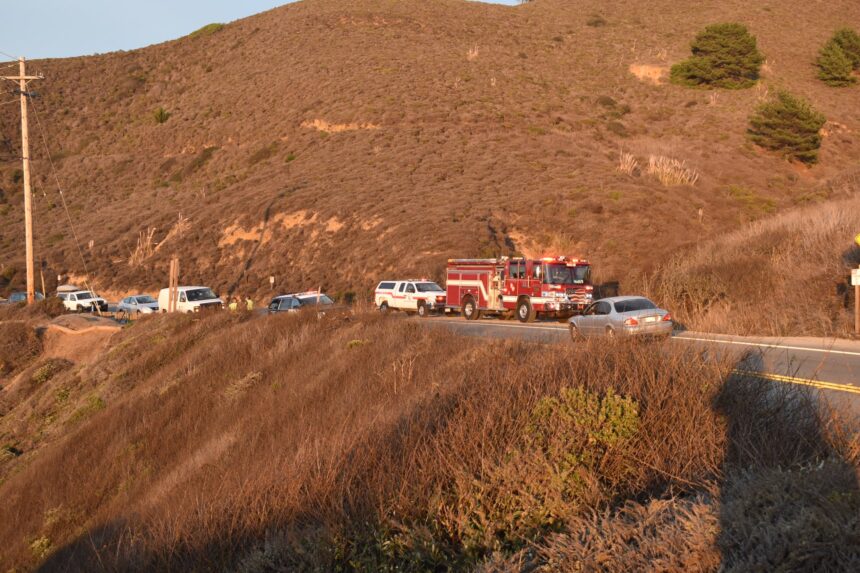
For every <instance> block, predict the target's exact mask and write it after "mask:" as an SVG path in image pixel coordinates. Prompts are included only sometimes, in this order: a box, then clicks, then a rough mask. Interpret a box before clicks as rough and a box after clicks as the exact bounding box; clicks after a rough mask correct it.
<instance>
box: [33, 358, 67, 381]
mask: <svg viewBox="0 0 860 573" xmlns="http://www.w3.org/2000/svg"><path fill="white" fill-rule="evenodd" d="M71 366H72V363H71V362H69V361H68V360H64V359H62V358H51V359H50V360H48V361H46V362H45V363H44V364H42V365H41V366H39V368H37V369H36V371H35V372H33V375H32V376H30V382H31V383H32V384H33V385H35V386H41V385H42V384H45V383H46V382H49V381H50V380H51V379H52V378H53V377H54V376H56V375H57V374H59V373H60V372H62V371H63V370H67V369H68V368H70V367H71Z"/></svg>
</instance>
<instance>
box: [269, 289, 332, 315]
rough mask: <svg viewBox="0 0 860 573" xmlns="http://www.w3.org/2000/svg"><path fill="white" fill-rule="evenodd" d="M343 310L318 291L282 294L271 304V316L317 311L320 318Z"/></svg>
mask: <svg viewBox="0 0 860 573" xmlns="http://www.w3.org/2000/svg"><path fill="white" fill-rule="evenodd" d="M342 308H343V307H342V306H341V305H337V304H335V302H334V301H333V300H332V299H331V298H329V297H328V296H327V295H325V294H323V293H321V292H317V291H311V292H301V293H294V294H282V295H279V296H276V297H275V298H273V299H272V300H271V302H269V314H277V313H279V312H299V311H301V310H309V309H316V310H317V312H318V313H319V315H320V316H324V315H325V314H326V313H327V312H331V311H333V310H340V309H342Z"/></svg>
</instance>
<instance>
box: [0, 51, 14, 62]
mask: <svg viewBox="0 0 860 573" xmlns="http://www.w3.org/2000/svg"><path fill="white" fill-rule="evenodd" d="M0 56H6V57H7V58H10V59H13V60H15V61H18V56H13V55H12V54H8V53H6V52H4V51H3V50H0Z"/></svg>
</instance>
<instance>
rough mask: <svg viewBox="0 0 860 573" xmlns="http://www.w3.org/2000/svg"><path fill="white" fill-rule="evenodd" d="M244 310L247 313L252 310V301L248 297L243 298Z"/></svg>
mask: <svg viewBox="0 0 860 573" xmlns="http://www.w3.org/2000/svg"><path fill="white" fill-rule="evenodd" d="M245 310H247V311H248V312H251V311H252V310H254V301H253V300H252V299H251V297H249V296H246V297H245Z"/></svg>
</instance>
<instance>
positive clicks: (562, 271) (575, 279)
mask: <svg viewBox="0 0 860 573" xmlns="http://www.w3.org/2000/svg"><path fill="white" fill-rule="evenodd" d="M545 267H546V268H545V270H544V276H545V277H546V279H545V280H546V284H550V285H581V284H585V283H586V282H588V280H589V279H590V277H591V267H588V266H577V267H569V266H567V265H545Z"/></svg>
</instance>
